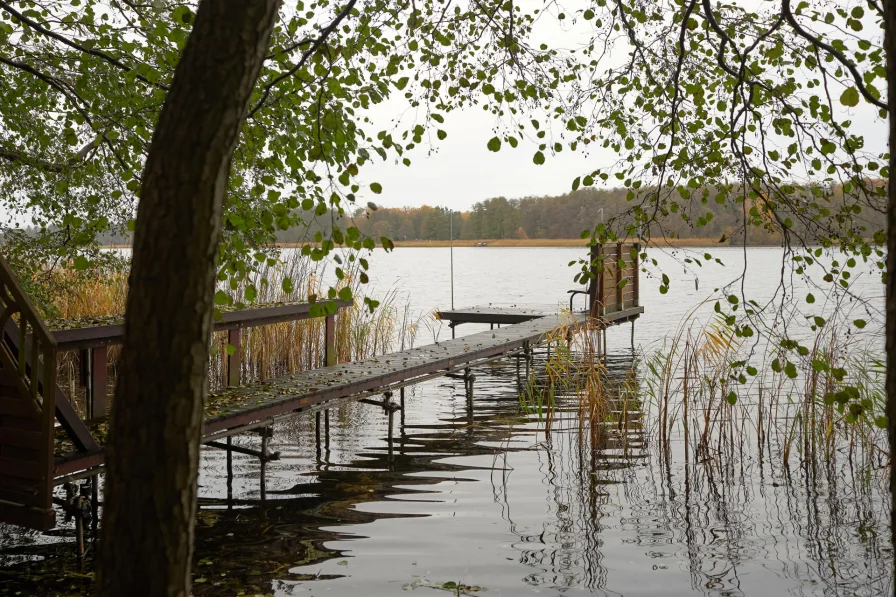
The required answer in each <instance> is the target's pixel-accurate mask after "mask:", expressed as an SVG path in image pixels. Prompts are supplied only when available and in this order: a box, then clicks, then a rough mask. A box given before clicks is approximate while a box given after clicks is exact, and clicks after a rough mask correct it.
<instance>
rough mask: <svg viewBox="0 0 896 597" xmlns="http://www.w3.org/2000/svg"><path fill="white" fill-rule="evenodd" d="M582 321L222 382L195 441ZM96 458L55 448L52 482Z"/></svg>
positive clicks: (545, 320) (518, 345) (540, 324)
mask: <svg viewBox="0 0 896 597" xmlns="http://www.w3.org/2000/svg"><path fill="white" fill-rule="evenodd" d="M587 321H588V315H587V314H585V313H578V314H568V313H566V314H554V315H543V316H541V317H538V318H535V319H531V320H529V321H526V322H523V323H519V324H515V325H511V326H507V327H502V328H500V329H495V330H487V331H484V332H480V333H476V334H472V335H469V336H465V337H463V338H457V339H453V340H445V341H441V342H436V343H434V344H430V345H427V346H420V347H415V348H411V349H408V350H403V351H399V352H393V353H390V354H386V355H379V356H375V357H371V358H369V359H364V360H361V361H355V362H351V363H345V364H341V365H333V366H329V367H323V368H321V369H312V370H310V371H303V372H301V373H295V374H293V375H287V376H284V377H278V378H276V379H271V380H265V381H262V382H258V383H254V384H250V385H247V386H243V387H235V388H229V389H227V390H226V391H223V392H218V393H213V394H210V395H209V396H208V399H207V400H206V410H205V413H206V418H205V425H204V428H203V440H202V441H203V442H204V443H205V442H210V441H214V440H217V439H221V438H224V437H227V436H229V435H235V434H238V433H243V432H245V431H248V430H250V429H253V428H257V427H263V426H267V425H270V424H271V423H272V422H273V420H274V419H277V418H281V417H287V416H293V415H295V414H297V413H300V412H305V411H309V410H314V409H316V408H324V407H330V406H332V403H333V402H334V401H337V400H340V399H357V398H361V397H363V396H366V395H371V394H379V393H384V392H386V391H388V390H391V389H397V388H400V387H403V386H407V385H412V384H415V383H419V382H420V381H422V380H423V379H426V378H428V377H432V376H436V375H444V374H445V373H450V372H452V371H456V370H459V369H463V368H465V367H469V366H470V365H473V364H475V363H481V362H485V361H489V360H494V359H497V358H500V357H502V356H506V355H509V354H513V353H516V352H519V351H520V350H523V349H524V348H526V347H528V346H531V345H535V344H537V343H539V342H541V341H543V340H544V339H545V338H546V337H548V336H549V335H550V334H552V333H553V332H554V331H555V330H558V329H561V330H562V329H563V328H568V329H569V330H575V329H578V328H580V327H581V326H582V325H584V324H585V323H586V322H587ZM559 334H560V335H559V336H558V339H562V338H565V332H563V331H561V332H559ZM96 431H97V430H96V427H95V428H94V433H93V435H94V436H95V437H97V436H99V437H102V436H103V435H104V434H102V433H97V432H96ZM62 445H65V443H63V444H62ZM102 464H103V449H102V445H101V443H100V444H99V445H98V448H97V449H94V450H92V451H90V452H89V453H84V452H77V451H75V452H69V453H67V454H62V453H58V454H57V458H56V466H55V472H56V477H57V481H58V482H61V481H62V480H63V479H62V478H63V477H65V476H70V475H75V474H79V473H81V474H84V473H86V472H90V470H91V469H94V468H97V467H100V466H102ZM79 476H81V475H79Z"/></svg>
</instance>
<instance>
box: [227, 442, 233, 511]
mask: <svg viewBox="0 0 896 597" xmlns="http://www.w3.org/2000/svg"><path fill="white" fill-rule="evenodd" d="M232 447H233V438H232V437H231V436H229V435H228V436H227V509H228V510H230V509H232V508H233V450H231V448H232Z"/></svg>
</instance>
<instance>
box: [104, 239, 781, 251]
mask: <svg viewBox="0 0 896 597" xmlns="http://www.w3.org/2000/svg"><path fill="white" fill-rule="evenodd" d="M625 242H628V241H625ZM653 242H654V243H655V245H656V246H659V247H682V248H685V247H688V248H709V247H730V246H732V245H729V244H728V243H724V244H719V242H718V240H717V239H712V238H703V237H697V238H674V239H662V240H659V241H653ZM393 243H394V245H395V248H396V249H398V248H402V247H407V248H416V249H421V248H445V247H449V246H451V242H450V241H447V240H393ZM482 243H484V246H483V247H482V248H488V247H530V248H549V247H584V246H585V244H586V243H585V240H584V239H581V238H505V239H463V240H461V239H456V240H455V241H454V246H455V247H475V246H477V245H480V244H482ZM304 244H306V243H276V244H275V246H276V247H277V248H278V249H297V248H301V247H302V246H304ZM307 244H310V245H312V246H316V243H307ZM377 246H378V247H379V246H380V245H379V244H377ZM737 246H740V245H737ZM747 246H748V247H777V246H778V245H777V244H758V243H757V244H750V245H747ZM103 248H104V249H130V248H132V246H131V245H103Z"/></svg>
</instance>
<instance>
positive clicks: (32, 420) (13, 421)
mask: <svg viewBox="0 0 896 597" xmlns="http://www.w3.org/2000/svg"><path fill="white" fill-rule="evenodd" d="M0 426H3V427H11V428H13V429H21V430H23V431H34V432H36V433H41V432H42V431H43V429H42V427H41V421H40V419H39V418H37V417H34V416H30V417H13V416H11V415H0Z"/></svg>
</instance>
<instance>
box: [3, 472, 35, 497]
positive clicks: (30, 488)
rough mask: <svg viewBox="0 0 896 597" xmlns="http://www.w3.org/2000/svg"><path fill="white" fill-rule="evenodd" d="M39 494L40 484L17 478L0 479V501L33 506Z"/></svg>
mask: <svg viewBox="0 0 896 597" xmlns="http://www.w3.org/2000/svg"><path fill="white" fill-rule="evenodd" d="M39 494H40V484H38V483H35V482H34V481H28V480H26V479H19V478H17V477H5V476H4V477H0V500H6V501H7V502H16V503H18V504H33V503H34V502H35V499H36V498H37V496H38V495H39Z"/></svg>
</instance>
